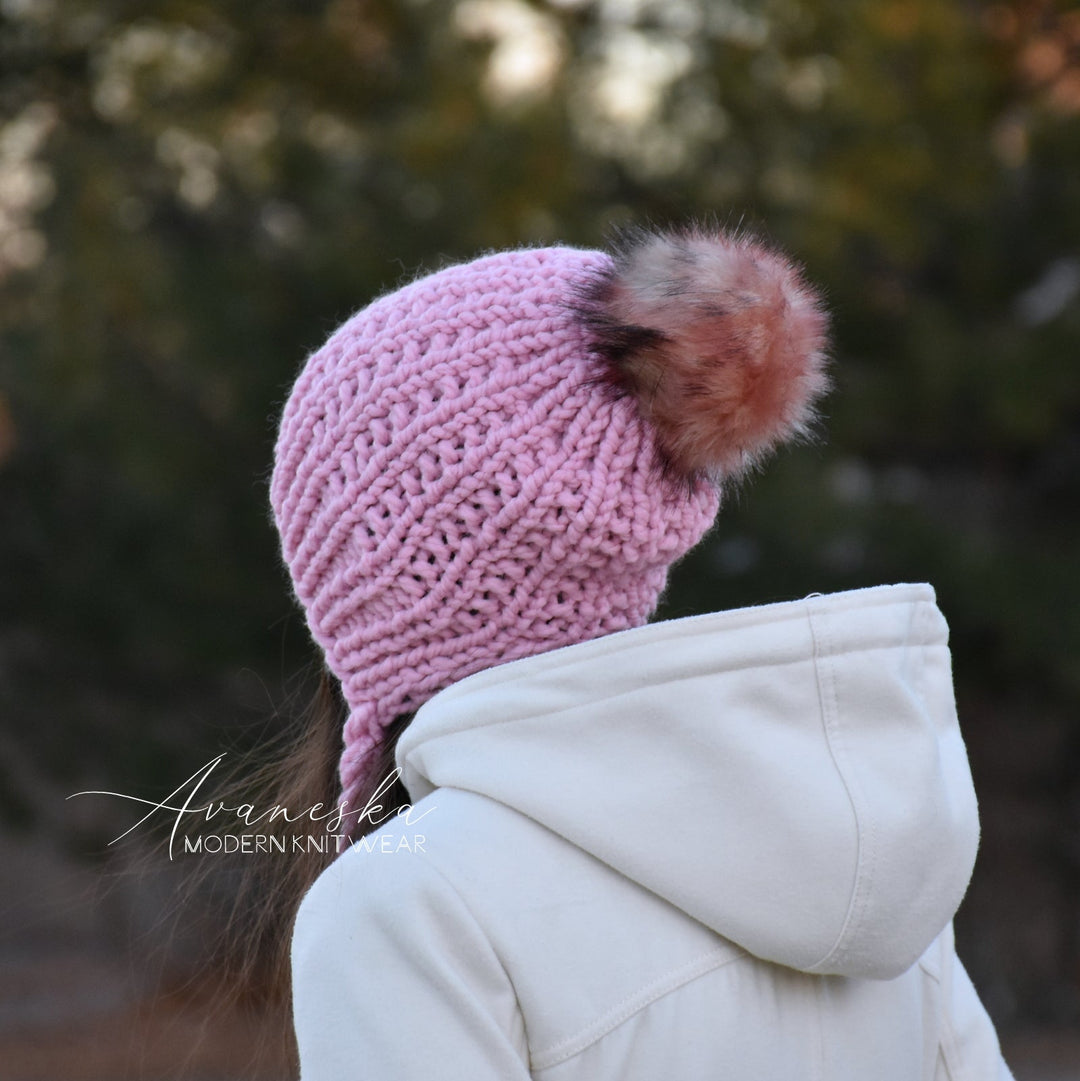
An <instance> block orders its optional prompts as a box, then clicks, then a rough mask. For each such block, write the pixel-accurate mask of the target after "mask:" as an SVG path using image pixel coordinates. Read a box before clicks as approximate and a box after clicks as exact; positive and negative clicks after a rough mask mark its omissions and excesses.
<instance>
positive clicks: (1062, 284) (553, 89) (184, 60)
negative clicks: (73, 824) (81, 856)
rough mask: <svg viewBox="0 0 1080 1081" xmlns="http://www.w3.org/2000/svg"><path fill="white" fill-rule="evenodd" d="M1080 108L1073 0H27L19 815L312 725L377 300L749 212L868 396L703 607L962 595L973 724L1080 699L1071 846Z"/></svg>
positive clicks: (671, 607)
mask: <svg viewBox="0 0 1080 1081" xmlns="http://www.w3.org/2000/svg"><path fill="white" fill-rule="evenodd" d="M1078 117H1080V13H1077V12H1076V11H1075V9H1073V8H1072V7H1071V6H1070V5H1059V4H1055V3H1051V2H1048V0H1008V2H1002V3H996V4H976V3H972V2H965V0H873V2H871V0H763V2H761V3H757V4H751V3H749V2H742V3H740V2H734V0H732V2H728V0H715V2H708V0H550V2H546V3H543V2H539V0H535V2H526V0H457V2H453V0H399V2H393V0H319V2H316V0H304V2H299V0H265V2H264V3H261V4H258V5H254V6H253V5H251V4H250V3H241V2H239V0H144V2H141V3H133V2H131V0H63V2H62V3H61V2H60V0H0V289H2V291H3V292H2V306H0V506H2V507H3V515H4V518H3V523H4V524H3V531H2V533H0V560H2V565H3V567H4V570H5V573H4V574H3V575H2V577H0V613H2V615H0V695H2V696H3V700H4V706H3V721H4V725H3V733H2V737H3V740H4V741H5V742H4V753H3V754H2V755H0V771H5V772H6V773H7V774H8V775H7V776H5V777H4V778H3V784H2V785H0V791H3V792H4V793H5V799H6V801H7V804H8V811H9V812H10V813H11V814H16V813H22V814H23V815H24V816H25V815H28V814H29V815H31V816H32V815H33V814H35V813H36V814H39V815H40V814H45V813H46V812H45V811H44V810H43V808H42V807H41V806H40V805H39V806H36V807H35V806H34V794H33V792H31V791H30V789H29V786H28V785H26V784H23V783H20V781H19V777H18V776H17V773H16V771H15V770H14V768H13V766H12V763H16V762H20V761H23V762H25V761H28V760H31V759H32V760H34V761H37V762H38V763H40V764H41V766H40V768H42V769H44V770H46V771H47V772H49V773H51V774H53V775H55V777H56V778H57V779H58V783H61V784H62V785H63V786H67V787H68V790H70V789H71V788H73V787H77V786H79V785H83V786H87V787H90V786H96V785H100V784H101V782H102V781H103V780H106V779H108V780H109V781H111V782H114V783H115V784H121V783H122V782H123V783H130V779H131V778H134V777H137V778H138V779H139V781H140V782H144V783H146V784H148V785H151V784H153V783H155V782H156V780H157V779H158V778H161V779H166V778H173V777H175V776H177V774H176V773H175V772H174V771H175V769H176V768H181V766H180V763H182V764H183V765H184V766H190V765H191V763H192V762H193V760H197V761H202V759H201V758H200V757H199V756H200V754H202V753H203V752H204V751H205V750H206V749H207V748H216V746H217V745H218V743H219V741H220V739H221V735H220V733H221V732H223V731H226V730H229V729H230V728H231V729H232V730H234V731H235V730H236V729H237V728H238V727H243V726H244V725H245V724H246V725H258V724H259V723H260V722H262V721H263V720H265V718H266V717H267V716H269V715H270V714H271V713H272V712H273V711H274V709H275V708H276V707H278V706H279V705H280V703H281V701H282V699H283V696H284V694H285V692H286V690H287V686H288V683H289V681H290V674H291V673H293V672H295V671H297V670H298V669H299V668H300V666H301V664H302V662H303V659H304V658H305V657H307V656H309V655H310V649H309V646H308V643H307V639H306V635H305V633H304V632H303V629H302V626H301V623H300V621H299V620H298V618H297V617H296V615H295V614H294V613H293V610H292V606H291V604H290V602H289V599H288V591H287V583H286V579H285V577H284V575H283V574H282V573H281V571H280V569H279V567H278V563H277V556H276V553H275V543H274V537H273V533H272V530H271V528H270V526H269V520H268V512H267V510H266V493H265V478H266V473H267V470H268V467H269V462H270V459H271V454H272V443H273V437H274V423H275V419H276V416H277V413H278V410H279V408H280V404H281V401H282V399H283V397H284V394H285V393H286V391H287V388H288V386H289V384H290V382H291V379H292V377H293V375H294V373H295V371H296V369H297V367H298V365H299V363H300V361H301V359H302V357H303V356H304V354H305V353H306V352H307V351H308V350H310V349H311V348H313V347H315V346H317V345H318V344H320V343H321V341H322V340H323V339H324V337H325V336H326V334H327V333H328V332H329V331H330V329H332V328H333V327H334V326H335V325H336V324H337V323H338V322H339V321H340V320H341V319H342V318H343V317H344V316H346V315H347V314H348V313H349V312H350V311H351V310H353V309H354V308H356V307H358V306H360V305H361V304H362V303H365V302H366V301H367V300H369V299H370V298H371V297H372V296H374V295H375V294H377V293H378V292H379V291H380V290H384V289H389V288H391V287H393V286H395V285H396V284H398V283H399V282H400V281H401V280H403V278H405V277H407V276H408V275H411V274H412V273H414V272H415V271H416V270H417V269H419V268H425V269H433V268H435V267H437V266H438V265H440V264H441V263H442V262H444V261H445V260H448V259H456V258H461V257H466V256H470V255H472V254H475V253H476V252H477V251H479V250H482V249H484V248H488V247H496V246H508V245H516V244H527V243H549V242H552V241H555V240H564V241H567V242H571V243H580V244H594V243H598V242H601V241H602V240H603V238H604V236H605V234H607V233H608V231H609V230H610V229H611V228H612V227H614V226H618V225H619V224H621V223H624V222H627V221H640V220H643V219H653V220H657V221H668V220H681V219H685V218H687V217H691V216H701V215H711V216H715V217H717V218H718V219H719V220H721V221H722V222H726V223H729V224H731V225H739V224H741V223H743V222H745V223H746V224H747V225H749V226H751V227H754V228H763V227H764V226H763V223H767V228H768V233H769V235H770V236H772V237H773V238H775V239H776V240H777V241H778V242H780V243H782V244H784V245H785V246H787V247H788V248H790V249H791V250H792V251H794V252H795V253H796V254H797V255H798V256H799V257H800V258H802V259H803V260H804V261H805V262H806V263H807V265H808V268H809V270H810V273H811V276H812V277H813V278H814V279H816V280H819V281H821V282H823V283H825V285H826V287H827V290H828V293H829V296H830V302H831V306H832V308H833V309H834V311H835V315H836V342H837V345H836V353H837V364H836V381H837V392H836V394H835V396H834V398H833V400H832V401H831V403H830V413H831V415H830V417H829V418H828V421H827V429H828V434H829V448H828V449H825V450H818V451H815V452H812V453H805V452H803V453H801V454H789V455H785V456H784V457H783V458H782V459H781V460H780V461H779V462H778V463H777V464H776V466H775V468H774V469H772V470H771V471H770V473H769V474H768V475H767V476H765V477H763V478H762V480H761V482H760V483H758V484H756V485H755V487H754V489H753V492H752V494H748V495H746V496H745V498H740V497H738V496H737V495H736V494H735V493H732V495H731V496H730V497H729V506H728V508H727V510H726V511H725V513H724V514H723V515H722V516H721V521H720V525H719V527H718V531H717V534H716V536H715V538H714V540H713V542H712V543H711V544H709V545H707V546H706V547H704V548H703V549H702V550H701V551H700V552H699V553H697V554H696V555H695V556H694V557H692V558H691V559H690V560H689V561H688V562H687V564H686V565H685V566H684V568H683V570H682V573H681V574H679V575H677V577H676V579H675V582H674V584H673V587H672V590H671V594H670V597H669V601H668V605H667V607H666V609H665V612H666V614H676V613H681V612H685V611H694V610H702V609H705V608H710V607H718V606H726V605H732V604H739V603H753V602H760V601H764V600H771V599H779V598H783V597H788V596H791V595H797V594H800V593H805V592H809V591H810V590H815V589H818V590H826V589H835V588H846V587H852V586H858V585H864V584H870V583H872V582H876V581H880V580H897V579H906V578H914V579H920V580H921V579H929V580H931V581H933V582H934V583H935V584H936V585H937V586H938V588H939V592H940V594H941V595H942V599H943V603H944V607H945V610H946V611H947V613H948V615H949V617H950V620H951V622H952V624H953V628H954V634H955V642H956V646H957V650H956V653H957V659H958V671H957V677H958V685H959V688H960V692H961V698H962V700H963V701H964V702H965V703H967V704H968V705H969V706H970V707H971V709H972V710H973V712H974V715H975V716H978V715H979V713H980V710H981V709H984V708H985V707H986V704H987V703H989V702H997V703H999V704H1001V703H1003V704H1004V706H1003V708H1005V709H1006V710H1009V709H1012V710H1014V712H1015V716H1016V717H1017V718H1018V719H1019V718H1022V717H1023V716H1024V715H1025V714H1031V713H1032V712H1034V713H1037V714H1039V715H1040V716H1047V717H1052V718H1066V720H1062V721H1054V723H1053V725H1052V728H1053V732H1054V733H1055V734H1054V736H1053V741H1052V743H1053V747H1054V752H1053V758H1054V766H1053V769H1054V770H1057V772H1053V771H1051V774H1047V773H1046V772H1045V771H1044V772H1043V773H1041V774H1038V776H1039V777H1043V778H1045V777H1046V776H1052V778H1056V780H1054V782H1053V784H1049V786H1048V787H1047V788H1046V790H1045V791H1042V792H1040V793H1039V794H1038V799H1041V800H1042V801H1043V803H1042V804H1041V805H1040V806H1043V807H1053V808H1055V809H1056V811H1055V813H1057V812H1060V813H1061V815H1063V816H1065V825H1064V826H1063V827H1062V828H1063V829H1065V830H1066V831H1067V830H1069V829H1072V830H1073V831H1074V832H1073V834H1071V835H1069V836H1071V837H1073V838H1075V829H1076V828H1077V826H1078V825H1080V823H1078V822H1077V817H1078V814H1080V812H1078V811H1077V807H1078V806H1080V799H1078V798H1077V788H1076V782H1075V780H1071V779H1070V778H1075V777H1076V776H1077V774H1078V773H1080V769H1077V767H1078V766H1080V728H1078V727H1077V725H1076V723H1075V722H1074V721H1073V720H1072V718H1073V717H1075V715H1076V706H1077V704H1078V703H1080V661H1078V658H1080V578H1078V576H1077V574H1076V572H1075V569H1074V567H1075V554H1074V553H1075V552H1076V550H1077V547H1078V543H1077V542H1078V540H1080V480H1078V478H1080V468H1078V466H1080V371H1078V368H1077V362H1076V359H1075V358H1076V353H1077V344H1078V340H1080V304H1078V303H1077V297H1078V296H1080V168H1078V164H1080V123H1078ZM970 735H971V738H972V740H973V744H974V747H975V751H976V764H977V765H978V764H979V762H980V757H979V738H980V737H979V734H978V732H977V731H974V730H972V731H971V733H970ZM246 738H247V739H248V740H249V741H250V739H251V738H252V737H251V736H250V735H248V736H247V737H246ZM60 748H63V750H60ZM985 768H986V769H988V770H989V769H991V766H990V765H987V766H985ZM1047 768H1050V767H1047ZM188 772H190V769H189V770H188ZM180 775H181V776H186V775H187V774H186V773H184V774H180ZM1033 798H1035V797H1033ZM1070 808H1071V810H1070ZM1070 815H1071V818H1070V817H1069V816H1070ZM1063 838H1065V839H1063ZM1047 845H1048V846H1049V849H1050V856H1049V857H1048V858H1049V860H1050V862H1051V863H1053V866H1054V868H1055V870H1054V872H1053V873H1054V874H1055V875H1056V876H1057V878H1056V879H1055V881H1056V882H1058V887H1059V888H1060V890H1063V891H1065V893H1064V895H1065V896H1067V897H1069V898H1071V901H1070V903H1073V902H1077V901H1078V899H1080V885H1078V881H1080V875H1078V858H1077V855H1076V847H1075V840H1074V839H1073V840H1071V841H1070V840H1068V838H1067V837H1065V834H1055V835H1054V838H1052V839H1050V840H1048V841H1047ZM1070 846H1071V847H1070ZM1070 891H1071V892H1070ZM1074 922H1075V921H1074ZM1076 935H1077V931H1076V930H1075V929H1074V931H1073V932H1072V940H1071V945H1069V943H1068V942H1064V943H1063V944H1062V945H1061V949H1062V950H1064V951H1065V952H1064V954H1063V960H1061V962H1060V965H1061V973H1062V977H1061V978H1062V979H1063V980H1064V979H1072V980H1073V981H1074V982H1073V989H1074V990H1073V994H1074V999H1073V1000H1072V1001H1073V1003H1074V1004H1073V1006H1072V1007H1070V1008H1071V1009H1073V1010H1074V1011H1075V1010H1076V1009H1077V1006H1076V1002H1077V1001H1080V1000H1077V999H1076V998H1075V995H1076V981H1077V979H1078V975H1077V968H1076V966H1080V943H1077V942H1076V941H1075V939H1076ZM1069 950H1071V951H1072V952H1071V953H1069ZM1070 965H1071V966H1074V967H1073V969H1072V974H1071V976H1069V975H1067V972H1066V970H1067V969H1068V966H1070ZM1014 997H1015V996H1014ZM1036 997H1037V996H1036V994H1035V992H1034V991H1032V992H1031V994H1030V995H1029V996H1028V998H1027V999H1026V1000H1025V1001H1026V1002H1027V1007H1025V1008H1031V1009H1034V1008H1036V1007H1035V1006H1033V1005H1032V1003H1034V1002H1035V998H1036ZM997 1005H998V1008H999V1010H1002V1011H1004V1010H1005V1009H1007V1008H1009V1009H1011V1008H1020V1007H1016V1006H1015V1004H1014V1005H1013V1006H1010V1005H1009V1004H1008V1003H1007V1002H1006V998H1005V997H1004V996H1002V997H1001V998H1000V1000H999V1001H998V1004H997ZM1039 1008H1042V1007H1041V1006H1040V1007H1039ZM1054 1008H1056V1009H1059V1012H1060V1009H1063V1007H1061V1008H1059V1007H1054ZM1046 1009H1050V1007H1049V1006H1047V1007H1046Z"/></svg>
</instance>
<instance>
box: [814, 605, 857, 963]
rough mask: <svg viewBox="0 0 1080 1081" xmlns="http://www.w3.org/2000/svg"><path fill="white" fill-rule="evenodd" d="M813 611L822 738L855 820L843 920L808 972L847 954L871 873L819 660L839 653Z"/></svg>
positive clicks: (832, 690) (828, 672)
mask: <svg viewBox="0 0 1080 1081" xmlns="http://www.w3.org/2000/svg"><path fill="white" fill-rule="evenodd" d="M815 614H816V613H815V612H814V610H813V609H812V608H811V609H809V610H808V612H807V621H808V622H809V624H810V637H811V641H812V642H813V663H814V674H815V676H816V678H817V686H818V702H819V705H820V707H821V721H822V726H823V727H824V729H825V740H826V743H827V744H828V747H829V755H830V757H831V758H832V761H833V766H834V768H835V769H836V773H837V775H838V776H839V778H840V783H841V784H842V785H843V786H844V791H845V793H846V794H847V797H848V803H849V804H850V806H851V816H852V818H853V820H854V824H855V876H854V880H853V881H852V884H851V896H850V897H849V899H848V908H847V912H846V913H845V914H844V920H843V923H842V924H841V925H840V931H839V933H838V934H837V936H836V940H835V941H834V942H833V944H832V946H831V947H830V948H829V949H828V951H827V952H826V953H825V955H824V957H822V958H821V960H819V961H817V962H816V963H815V964H814V965H812V966H810V967H809V968H808V969H807V971H808V972H820V971H821V969H822V968H823V967H824V966H825V965H827V964H829V963H831V962H834V961H840V960H842V959H843V958H844V956H845V955H846V954H847V952H848V948H849V947H848V945H847V943H848V942H850V940H851V937H852V935H851V932H852V928H857V927H858V924H859V920H860V919H861V917H862V911H863V909H864V908H865V905H866V901H865V898H866V894H867V892H868V890H869V889H870V883H872V881H873V877H874V866H873V864H874V844H873V830H872V827H871V828H870V836H866V835H865V834H866V830H864V823H863V821H862V816H861V815H860V813H859V804H860V800H859V799H858V798H857V795H858V794H857V792H856V782H855V778H854V777H849V776H848V774H847V771H845V769H844V767H843V766H842V764H841V759H842V758H843V757H844V753H843V752H844V739H843V733H842V732H841V731H840V726H839V724H838V723H837V715H838V710H837V707H836V686H835V682H834V679H833V671H832V668H831V666H827V665H825V664H823V663H821V662H823V661H825V660H829V659H832V658H833V657H834V656H839V655H840V654H834V653H832V652H831V651H830V650H829V649H828V646H829V644H830V643H829V634H828V629H827V627H826V626H825V625H824V623H823V621H820V620H817V619H815V618H814V617H815Z"/></svg>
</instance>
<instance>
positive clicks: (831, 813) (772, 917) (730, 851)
mask: <svg viewBox="0 0 1080 1081" xmlns="http://www.w3.org/2000/svg"><path fill="white" fill-rule="evenodd" d="M397 763H398V765H399V766H400V767H401V769H402V779H403V781H404V783H405V785H406V787H407V788H408V790H409V793H410V796H411V798H412V799H413V800H414V801H417V800H419V799H421V798H422V797H424V796H425V795H427V794H429V793H430V792H432V791H433V790H434V789H436V788H439V787H453V788H460V789H466V790H468V791H471V792H476V793H479V794H481V795H484V796H487V797H489V798H491V799H494V800H497V801H499V802H500V803H503V804H505V805H506V806H507V807H511V808H513V809H514V810H516V811H519V812H521V813H522V814H525V815H528V816H529V817H531V818H533V819H535V820H536V821H537V822H539V823H540V824H542V825H543V826H545V827H547V828H548V829H550V830H553V831H554V832H555V833H557V834H559V835H561V836H562V837H564V838H565V839H566V840H567V841H569V842H571V843H573V844H575V845H578V846H579V847H581V848H582V849H584V850H585V851H587V852H589V853H591V854H592V855H593V856H595V857H596V858H597V859H600V860H603V861H604V862H605V863H606V864H608V865H609V866H611V867H613V868H614V869H615V870H617V871H619V872H620V873H622V874H623V875H625V876H626V877H627V878H629V879H632V880H633V881H634V882H637V883H640V884H641V885H642V886H644V887H646V888H647V889H649V890H652V891H653V892H654V893H656V894H658V895H660V896H661V897H662V898H664V899H665V900H667V901H668V902H670V903H671V904H673V905H676V906H677V907H678V908H680V909H682V910H683V911H685V912H686V913H687V914H688V915H690V916H692V917H693V918H694V919H696V920H699V921H700V922H702V923H704V924H706V925H707V926H708V927H710V928H712V929H713V930H715V931H716V932H718V933H719V934H721V935H723V936H724V937H725V938H727V939H730V940H731V941H733V942H735V943H736V944H738V945H739V946H741V947H743V948H744V949H746V950H748V951H749V952H750V953H752V954H754V955H756V956H757V957H760V958H762V959H764V960H767V961H772V962H776V963H778V964H782V965H786V966H788V967H790V968H795V969H800V970H802V971H805V972H813V973H822V974H841V975H850V976H861V977H876V978H891V977H893V976H896V975H899V974H900V973H901V972H903V971H904V970H906V969H907V968H908V967H910V965H912V964H913V963H914V962H915V960H916V959H917V958H918V957H919V956H920V954H921V953H922V952H923V951H924V950H925V949H926V948H927V947H928V946H929V945H930V943H931V942H932V941H933V939H934V938H935V937H936V936H937V935H938V934H939V933H940V932H941V930H942V929H943V928H944V927H945V925H946V924H947V923H948V922H949V920H950V919H951V918H952V916H953V913H954V912H955V910H956V908H957V906H958V905H959V903H960V900H961V898H962V897H963V894H964V890H965V889H966V888H967V883H968V879H969V877H970V875H971V871H972V867H973V864H974V860H975V851H976V847H977V844H978V814H977V809H976V803H975V794H974V789H973V787H972V783H971V774H970V770H969V768H968V763H967V756H966V753H965V750H964V746H963V742H962V740H961V736H960V731H959V727H958V724H957V718H956V709H955V704H954V698H953V689H952V673H951V666H950V658H949V652H948V628H947V626H946V624H945V620H944V618H943V617H942V615H941V612H940V611H939V610H938V608H937V605H936V603H935V599H934V593H933V590H932V589H931V588H930V587H929V586H927V585H898V586H881V587H877V588H874V589H863V590H853V591H849V592H845V593H836V594H831V595H827V596H821V595H813V596H810V597H807V598H805V599H804V600H799V601H792V602H785V603H780V604H769V605H763V606H760V607H755V608H744V609H737V610H732V611H726V612H717V613H713V614H710V615H705V616H696V617H693V618H689V619H680V620H672V621H669V622H664V623H655V624H650V625H648V626H645V627H641V628H637V629H635V630H630V631H623V632H620V633H618V634H613V635H609V636H608V637H605V638H600V639H596V640H594V641H590V642H585V643H582V644H580V645H574V646H569V647H566V648H563V649H557V650H553V651H551V652H549V653H545V654H542V655H540V656H536V657H530V658H527V659H525V660H518V661H513V662H510V663H508V664H504V665H500V666H498V667H496V668H491V669H488V670H487V671H484V672H480V673H477V674H476V675H473V676H470V677H468V678H467V679H464V680H462V681H461V682H459V683H456V684H454V685H453V686H451V687H449V688H447V689H446V690H444V691H442V692H440V693H439V694H438V695H436V696H435V697H434V698H432V699H431V700H429V701H428V702H427V703H426V704H425V705H424V706H423V707H421V709H420V710H419V711H418V713H417V715H416V717H415V718H414V720H413V722H412V723H411V724H410V725H409V727H408V728H407V729H406V730H405V732H404V733H403V735H402V737H401V739H400V741H399V743H398V748H397Z"/></svg>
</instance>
